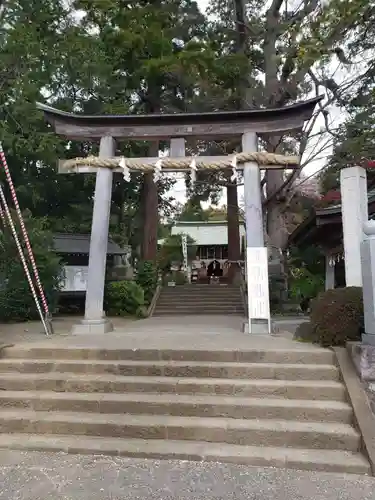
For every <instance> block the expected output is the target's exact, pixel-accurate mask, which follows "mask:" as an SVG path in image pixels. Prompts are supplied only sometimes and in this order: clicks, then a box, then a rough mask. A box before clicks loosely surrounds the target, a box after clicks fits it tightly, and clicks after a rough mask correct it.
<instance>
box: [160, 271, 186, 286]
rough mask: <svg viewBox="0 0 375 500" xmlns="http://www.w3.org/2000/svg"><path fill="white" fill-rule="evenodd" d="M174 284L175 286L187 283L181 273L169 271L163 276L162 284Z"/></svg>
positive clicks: (183, 274)
mask: <svg viewBox="0 0 375 500" xmlns="http://www.w3.org/2000/svg"><path fill="white" fill-rule="evenodd" d="M171 282H174V283H175V284H176V285H185V284H186V283H187V278H186V275H185V273H184V272H182V271H171V272H169V273H167V274H165V275H164V276H163V284H164V285H168V283H171Z"/></svg>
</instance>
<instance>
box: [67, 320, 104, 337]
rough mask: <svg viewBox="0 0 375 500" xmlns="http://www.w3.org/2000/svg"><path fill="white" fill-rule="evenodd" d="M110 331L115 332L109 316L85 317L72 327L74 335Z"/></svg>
mask: <svg viewBox="0 0 375 500" xmlns="http://www.w3.org/2000/svg"><path fill="white" fill-rule="evenodd" d="M109 332H113V325H112V323H111V322H110V321H109V320H108V319H107V318H103V319H96V320H95V319H83V320H82V321H81V322H80V323H77V324H76V325H73V327H72V335H98V334H103V333H109Z"/></svg>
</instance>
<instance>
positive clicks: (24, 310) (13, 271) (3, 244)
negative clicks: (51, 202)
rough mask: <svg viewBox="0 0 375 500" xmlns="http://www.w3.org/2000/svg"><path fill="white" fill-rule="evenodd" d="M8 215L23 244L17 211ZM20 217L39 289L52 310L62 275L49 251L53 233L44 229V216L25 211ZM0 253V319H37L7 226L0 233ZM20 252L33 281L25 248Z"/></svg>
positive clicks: (52, 254)
mask: <svg viewBox="0 0 375 500" xmlns="http://www.w3.org/2000/svg"><path fill="white" fill-rule="evenodd" d="M12 216H13V221H14V224H15V226H16V229H17V233H18V235H19V238H20V241H21V244H23V243H22V242H23V238H22V235H21V231H20V229H19V227H18V218H17V215H15V214H12ZM24 219H25V225H26V227H27V231H28V234H29V239H30V243H31V247H32V250H33V254H34V259H35V262H36V265H37V268H38V274H39V278H40V281H41V283H42V287H43V291H44V294H45V296H46V299H47V303H48V306H49V310H50V312H51V313H53V312H54V311H55V309H56V307H57V302H58V295H59V289H60V287H61V276H62V266H61V262H60V258H59V257H58V256H57V255H56V253H55V252H54V251H53V235H52V233H51V232H49V231H48V230H47V229H46V227H47V223H46V220H45V219H34V218H32V217H31V216H30V215H26V214H25V215H24ZM23 246H24V244H23ZM0 253H1V258H0V321H28V320H33V319H39V314H38V311H37V308H36V305H35V301H34V298H33V296H32V294H31V291H30V287H29V284H28V281H27V278H26V275H25V271H24V269H23V266H22V262H21V259H20V258H19V254H18V250H17V246H16V244H15V242H14V239H13V236H12V233H11V231H10V228H9V227H6V228H5V229H4V231H3V232H1V233H0ZM24 253H25V256H26V260H27V262H28V265H29V270H30V274H31V276H32V278H33V282H34V284H35V280H34V274H33V271H32V269H31V265H30V263H29V259H28V255H27V252H26V251H25V252H24ZM35 290H36V293H37V295H38V298H40V294H39V290H38V288H37V286H36V285H35ZM39 302H40V305H41V308H42V311H43V314H44V310H43V307H42V304H41V301H40V300H39Z"/></svg>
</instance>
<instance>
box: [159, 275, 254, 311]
mask: <svg viewBox="0 0 375 500" xmlns="http://www.w3.org/2000/svg"><path fill="white" fill-rule="evenodd" d="M187 314H194V315H198V314H207V315H217V314H220V315H229V314H231V315H232V314H234V315H237V316H243V315H244V304H243V300H242V295H241V290H240V287H239V286H234V285H227V284H225V285H224V284H221V285H216V284H209V285H202V284H197V283H194V284H191V285H177V286H175V287H163V289H162V291H161V293H160V295H159V298H158V301H157V303H156V307H155V310H154V313H153V316H172V315H173V316H175V315H187Z"/></svg>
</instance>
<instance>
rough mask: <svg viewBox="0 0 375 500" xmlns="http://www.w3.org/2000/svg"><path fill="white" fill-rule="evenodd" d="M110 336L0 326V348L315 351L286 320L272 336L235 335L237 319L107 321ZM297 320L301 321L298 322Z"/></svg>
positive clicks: (63, 321) (67, 321)
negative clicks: (295, 334) (296, 337)
mask: <svg viewBox="0 0 375 500" xmlns="http://www.w3.org/2000/svg"><path fill="white" fill-rule="evenodd" d="M110 319H111V322H112V323H113V325H114V331H113V332H110V333H106V334H103V335H97V334H93V335H90V334H87V335H82V336H76V335H74V336H73V335H71V333H70V332H71V329H72V325H74V324H76V323H77V321H78V320H79V318H75V317H70V318H58V319H56V320H54V322H53V325H54V331H55V334H54V335H52V336H50V337H46V336H45V335H44V334H43V332H42V327H41V324H40V323H39V322H30V323H19V324H12V325H1V326H0V345H1V344H18V345H19V344H22V343H29V342H33V343H36V344H39V345H45V343H46V342H48V343H49V344H50V345H51V344H54V345H64V346H77V347H97V348H121V347H124V348H130V349H140V348H145V347H147V348H150V349H152V348H157V349H164V348H166V349H167V348H170V349H174V348H175V349H191V350H193V349H202V350H204V349H214V350H223V349H224V350H225V349H229V350H233V349H235V350H237V349H238V350H246V349H256V348H265V347H266V346H270V348H272V349H296V350H298V349H301V350H304V351H306V350H309V349H312V350H314V349H319V348H317V347H315V346H310V345H308V344H304V343H299V342H294V341H292V340H291V337H292V335H293V334H292V331H293V330H294V329H295V328H296V326H297V325H298V323H299V321H296V320H293V321H292V320H291V322H290V324H289V323H288V320H287V319H280V320H277V321H276V325H280V326H279V331H280V333H278V334H276V335H254V336H253V335H250V334H245V333H242V332H241V328H242V323H243V319H244V318H242V317H236V316H204V315H202V316H199V318H194V317H192V316H174V317H173V316H170V317H152V318H148V319H144V320H133V319H123V318H110ZM301 321H303V318H302V319H301Z"/></svg>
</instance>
